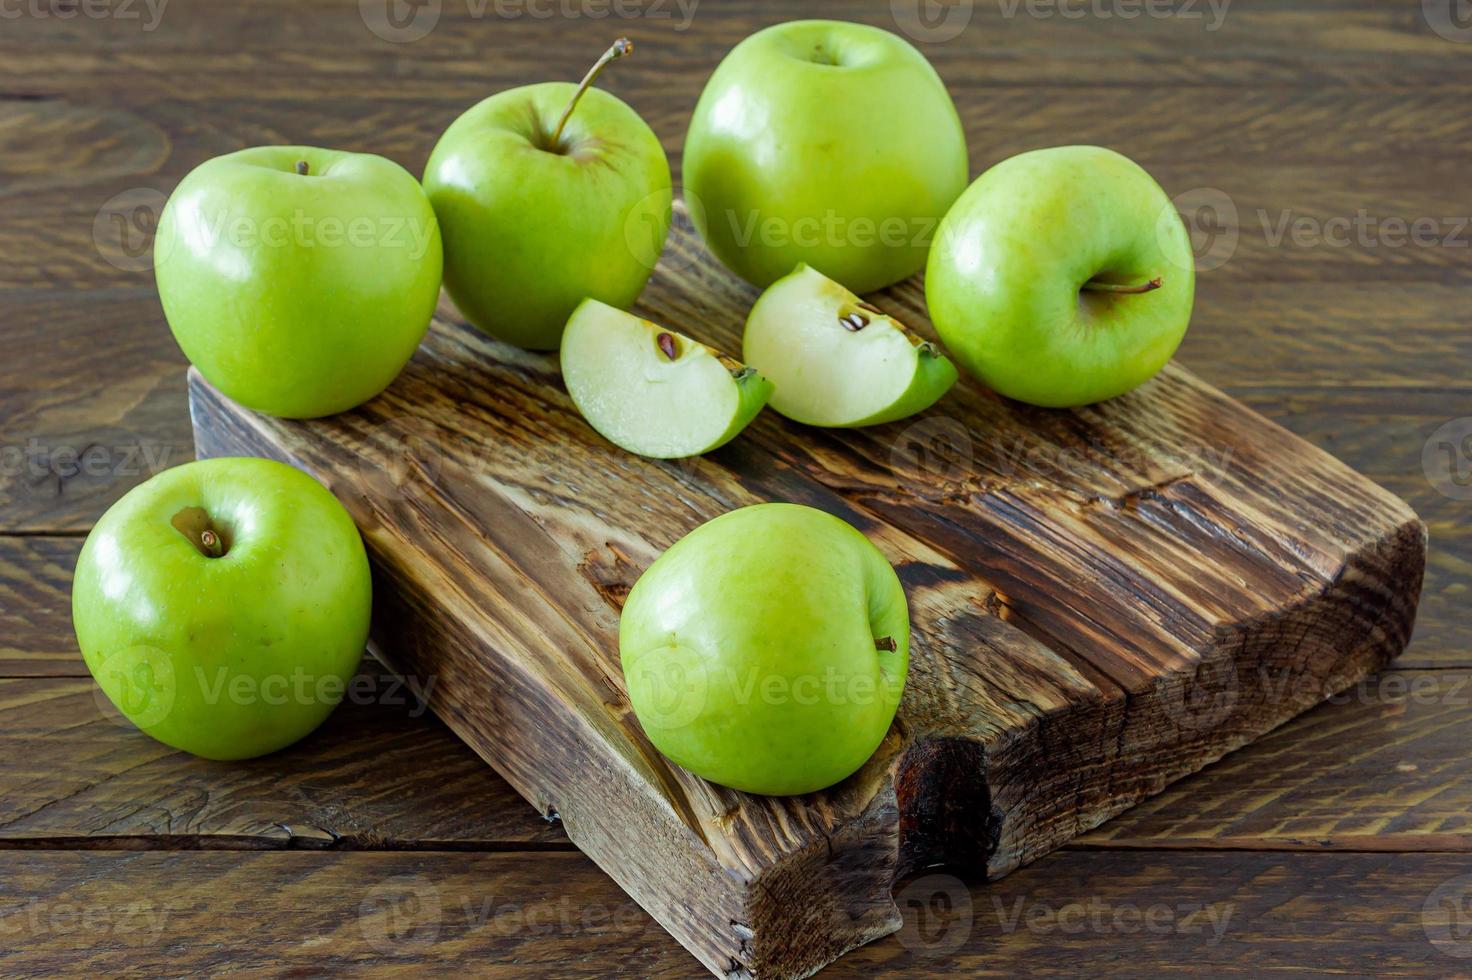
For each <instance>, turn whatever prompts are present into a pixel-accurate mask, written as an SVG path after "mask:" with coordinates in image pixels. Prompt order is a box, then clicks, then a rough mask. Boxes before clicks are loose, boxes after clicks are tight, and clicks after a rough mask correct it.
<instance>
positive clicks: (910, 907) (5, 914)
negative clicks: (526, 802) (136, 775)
mask: <svg viewBox="0 0 1472 980" xmlns="http://www.w3.org/2000/svg"><path fill="white" fill-rule="evenodd" d="M1469 873H1472V857H1468V856H1467V855H1441V854H1404V855H1386V854H1313V855H1309V854H1275V853H1249V854H1227V853H1217V854H1201V853H1189V852H1185V853H1181V852H1175V853H1172V852H1163V853H1131V852H1112V853H1110V852H1094V853H1087V852H1085V853H1080V852H1073V851H1070V852H1063V853H1059V854H1056V855H1054V856H1052V857H1049V858H1045V859H1044V860H1042V861H1040V862H1038V864H1036V865H1034V866H1033V867H1031V868H1028V869H1026V870H1024V871H1022V872H1020V873H1018V874H1015V875H1012V876H1010V877H1008V878H1006V879H1004V880H1003V881H1000V882H994V883H992V884H982V883H979V882H975V881H970V882H968V881H965V880H962V879H960V878H956V877H954V876H952V875H949V874H945V873H932V874H929V875H925V876H922V877H919V878H916V879H914V880H912V881H909V882H907V883H906V884H905V885H903V886H902V888H901V893H900V894H901V902H900V905H899V908H900V910H901V911H902V912H903V916H904V923H903V926H902V928H901V930H900V932H899V935H898V936H897V937H895V938H894V939H891V940H889V941H887V942H884V943H874V944H871V945H869V946H865V947H863V948H861V949H859V950H856V951H855V952H854V953H853V954H851V955H850V956H848V957H845V958H844V959H843V960H841V961H840V962H839V963H837V964H835V965H834V966H833V967H831V968H829V969H828V970H826V971H824V973H823V974H822V976H823V977H825V978H828V977H833V978H849V977H873V976H1004V977H1005V976H1079V975H1084V974H1086V975H1089V976H1100V975H1107V976H1129V977H1134V976H1139V975H1140V964H1141V963H1149V964H1151V966H1152V968H1153V969H1155V970H1157V971H1159V972H1160V973H1162V974H1167V975H1187V974H1190V975H1200V974H1206V975H1210V976H1260V975H1262V974H1263V973H1265V972H1271V971H1281V972H1283V973H1291V974H1307V975H1316V976H1317V975H1332V974H1346V975H1352V976H1365V975H1369V976H1376V975H1379V976H1385V975H1452V974H1457V973H1460V972H1462V967H1463V964H1464V963H1465V956H1466V955H1467V952H1468V950H1469V947H1468V946H1467V941H1466V939H1465V938H1459V937H1458V935H1457V934H1456V933H1451V932H1449V931H1448V930H1446V929H1445V928H1444V926H1445V924H1446V923H1447V908H1448V905H1449V904H1451V903H1455V902H1456V901H1458V900H1461V901H1465V900H1466V897H1467V895H1466V892H1467V887H1468V885H1467V881H1468V877H1467V876H1468V875H1469ZM1444 903H1446V904H1444ZM1346 909H1353V910H1354V911H1353V913H1352V914H1350V915H1346V914H1345V910H1346ZM1423 909H1429V911H1424V912H1423ZM0 930H3V932H4V934H5V936H6V942H5V943H4V944H0V970H3V971H4V972H5V973H7V974H9V975H14V976H48V975H68V976H77V975H90V976H115V975H136V976H158V975H165V974H167V975H175V974H180V973H191V974H192V973H216V972H222V971H231V972H244V973H247V974H252V975H272V976H280V975H297V974H311V975H322V974H338V973H354V974H357V973H372V974H373V975H375V976H388V977H399V976H402V977H421V976H425V975H441V974H450V973H455V974H464V973H466V972H467V971H468V972H471V973H475V974H479V973H482V972H490V971H494V972H495V973H496V975H497V976H506V977H526V978H528V980H532V978H536V980H540V978H541V977H545V976H558V977H574V978H581V977H589V978H592V977H600V978H601V977H605V976H607V975H609V972H610V970H612V969H617V970H619V971H621V972H627V973H629V974H632V975H637V976H641V977H651V978H660V980H664V978H675V977H680V978H685V977H691V976H694V975H695V974H694V971H693V970H692V969H691V967H692V965H693V964H692V963H691V960H690V959H689V957H688V955H687V954H686V953H684V952H683V951H682V950H681V949H680V947H679V946H678V944H676V943H675V942H674V940H673V939H671V938H670V937H669V936H668V935H666V934H665V933H664V931H663V930H661V929H660V928H659V927H658V926H657V925H656V924H655V923H654V921H653V920H652V919H650V918H649V917H648V916H647V915H646V914H645V913H644V912H643V911H642V910H640V909H639V907H638V906H637V905H635V904H634V903H633V901H632V900H630V899H629V898H628V897H627V896H625V895H624V894H623V893H621V892H620V891H619V890H618V888H617V886H615V885H614V884H613V883H612V882H611V881H609V880H608V878H607V877H606V876H604V875H603V874H602V873H601V872H600V871H599V870H598V869H597V867H595V866H594V865H593V863H592V862H591V861H589V860H588V859H587V858H585V857H584V856H582V855H580V854H576V853H559V854H435V853H418V854H404V853H397V854H396V853H378V854H365V853H323V852H254V853H248V854H221V853H218V852H187V851H185V852H178V851H176V852H153V853H144V854H138V853H116V852H113V853H109V852H97V851H85V852H71V853H68V852H9V853H5V854H0ZM1367 936H1372V937H1373V941H1366V937H1367Z"/></svg>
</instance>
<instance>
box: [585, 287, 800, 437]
mask: <svg viewBox="0 0 1472 980" xmlns="http://www.w3.org/2000/svg"><path fill="white" fill-rule="evenodd" d="M562 379H563V381H564V382H565V383H566V384H567V393H568V394H569V395H571V396H572V400H573V404H575V405H576V406H577V407H578V411H579V412H582V414H583V417H584V418H585V419H587V420H588V424H589V425H591V426H592V427H593V428H594V429H596V430H598V432H599V434H601V435H602V436H603V437H604V438H606V439H607V440H608V441H609V442H611V443H613V444H614V445H616V446H618V447H620V448H622V449H627V450H628V451H629V452H631V453H637V454H639V455H640V456H650V457H653V458H655V459H679V458H683V457H686V456H699V455H700V454H702V453H708V452H710V451H711V450H713V449H717V448H719V447H720V446H722V445H724V444H725V443H727V442H729V441H730V440H731V439H733V438H735V436H736V434H737V433H739V432H740V431H741V430H742V429H744V428H746V426H747V424H748V423H749V422H751V420H752V419H753V418H754V417H755V416H756V413H757V412H759V411H761V407H762V406H763V405H764V404H766V401H767V398H768V397H770V395H771V393H772V383H771V382H770V381H768V380H767V379H766V378H764V377H762V376H761V375H760V374H759V373H758V372H757V371H755V370H753V369H752V368H749V367H747V366H746V365H744V364H741V363H740V362H738V361H736V360H734V359H732V358H730V357H727V356H726V355H724V354H722V353H720V352H719V351H717V350H714V349H713V348H710V347H707V346H706V345H704V344H702V343H700V342H699V341H695V340H692V339H690V338H689V337H686V336H685V335H684V334H680V333H676V332H674V331H673V330H667V329H665V328H664V327H661V326H659V325H658V324H655V323H651V322H650V321H648V320H643V319H640V318H639V317H637V316H634V315H633V314H631V313H625V312H624V311H623V310H620V309H617V308H615V307H612V306H609V305H608V304H606V303H600V302H599V301H597V300H594V299H588V300H584V301H583V302H582V304H581V305H580V306H578V308H577V309H576V310H574V311H573V314H572V316H571V317H570V318H569V319H568V321H567V329H566V330H565V331H564V332H563V336H562Z"/></svg>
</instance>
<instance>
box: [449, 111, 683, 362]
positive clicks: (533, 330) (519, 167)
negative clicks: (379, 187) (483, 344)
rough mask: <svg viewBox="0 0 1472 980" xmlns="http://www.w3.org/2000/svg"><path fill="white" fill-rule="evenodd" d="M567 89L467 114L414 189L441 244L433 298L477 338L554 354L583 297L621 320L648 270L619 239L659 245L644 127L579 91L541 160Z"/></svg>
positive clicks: (654, 167)
mask: <svg viewBox="0 0 1472 980" xmlns="http://www.w3.org/2000/svg"><path fill="white" fill-rule="evenodd" d="M576 91H577V86H576V85H573V84H571V83H567V82H545V83H542V84H538V85H526V86H522V87H520V88H514V89H510V90H508V91H505V92H501V93H498V94H496V95H493V96H491V97H490V98H488V99H485V100H483V101H481V102H480V103H479V104H477V105H475V106H472V107H471V108H470V109H469V110H467V111H466V112H465V113H464V114H463V115H462V116H460V118H458V119H456V120H455V121H454V122H453V123H451V124H450V127H449V128H448V129H447V130H445V133H444V135H443V136H441V137H440V141H439V143H438V144H437V145H436V146H435V148H434V152H433V153H432V154H431V155H430V158H429V164H428V166H427V167H426V168H425V172H424V187H425V189H426V190H427V191H428V192H429V199H430V201H431V202H432V203H433V205H434V209H435V213H436V214H437V215H438V216H439V220H440V227H441V229H442V230H443V231H444V235H445V288H446V290H447V291H448V292H449V294H450V297H451V298H452V299H453V300H454V301H455V305H456V306H457V307H459V308H460V312H461V313H463V314H464V315H465V317H466V318H467V319H468V320H470V322H471V323H473V324H475V326H477V327H479V328H480V329H481V330H483V331H485V332H486V333H488V334H490V335H491V336H493V337H495V338H497V339H499V340H504V341H508V342H510V343H512V344H516V345H517V346H519V347H527V348H531V349H533V350H556V349H557V346H558V344H559V343H560V341H561V338H562V328H563V326H564V325H565V324H566V323H567V318H568V317H569V316H570V315H571V314H572V311H573V310H574V309H575V308H576V307H577V305H578V304H579V303H581V302H582V301H583V298H584V297H588V296H591V297H592V298H593V299H596V300H600V301H602V302H604V303H607V304H609V305H610V306H616V307H618V308H619V309H627V308H628V307H629V306H632V305H633V303H634V300H636V299H638V297H639V293H640V292H641V291H642V290H643V288H644V284H645V283H646V282H648V280H649V276H650V274H651V273H653V271H654V262H653V259H654V258H655V257H657V254H658V251H659V249H658V248H654V249H653V250H652V252H650V253H649V254H644V253H643V251H642V250H640V249H635V248H633V247H632V246H631V244H630V238H631V236H633V235H639V236H641V237H646V236H650V235H651V234H652V237H653V239H654V240H655V242H656V243H657V244H658V245H661V246H662V245H663V243H664V240H665V236H666V234H667V233H668V232H669V224H670V201H671V197H670V195H671V192H670V167H669V161H668V160H667V159H666V158H665V153H664V148H663V147H661V146H660V144H659V139H658V137H656V136H655V135H654V131H653V130H651V129H650V128H649V126H648V124H647V123H645V122H644V120H643V119H641V118H640V117H639V115H638V113H636V112H635V111H634V110H633V109H631V108H629V106H628V105H626V104H625V103H624V102H622V101H621V100H619V99H618V98H617V97H616V96H613V95H610V94H609V93H607V92H605V91H603V90H601V89H596V88H590V89H588V91H587V92H586V93H585V94H584V95H583V97H582V99H581V101H579V102H578V105H577V108H576V110H575V111H574V112H573V114H572V116H571V117H570V118H569V119H568V121H567V124H566V126H565V127H564V128H563V131H562V138H561V140H560V142H561V144H562V146H563V147H564V148H565V151H566V152H557V153H554V152H550V151H548V150H547V149H544V147H545V146H546V144H547V142H548V141H549V140H550V134H551V133H552V131H553V130H554V129H555V128H556V126H557V120H558V118H559V117H560V116H561V115H562V112H563V110H564V109H566V108H567V104H568V101H569V100H570V99H571V98H572V96H573V93H574V92H576Z"/></svg>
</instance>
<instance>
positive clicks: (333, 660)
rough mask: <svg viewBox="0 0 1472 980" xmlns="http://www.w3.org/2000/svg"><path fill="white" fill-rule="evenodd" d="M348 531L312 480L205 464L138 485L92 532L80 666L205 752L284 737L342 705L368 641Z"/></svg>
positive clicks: (367, 590) (241, 755)
mask: <svg viewBox="0 0 1472 980" xmlns="http://www.w3.org/2000/svg"><path fill="white" fill-rule="evenodd" d="M370 604H371V584H370V582H369V576H368V558H367V556H366V555H365V554H364V551H363V542H362V539H361V538H359V537H358V531H357V528H355V527H354V526H353V521H352V518H350V517H349V516H348V513H347V511H346V510H344V509H343V506H342V504H340V503H338V501H337V498H335V497H333V495H332V494H330V493H328V492H327V490H325V489H323V487H322V485H321V484H319V483H318V482H317V481H316V480H313V479H312V478H311V477H310V476H307V475H306V474H305V473H302V472H300V471H298V470H295V469H292V468H291V467H290V466H286V465H285V464H282V463H276V462H272V461H270V460H264V459H210V460H201V461H199V462H194V463H187V464H185V465H183V466H177V467H174V468H173V469H170V470H166V471H164V472H162V473H160V474H158V475H157V476H155V477H153V478H152V479H150V480H149V481H148V482H146V483H144V484H142V485H141V486H138V487H135V488H133V490H131V491H129V493H128V494H127V495H126V496H124V497H123V498H122V499H121V500H119V501H118V502H117V503H116V504H114V505H113V506H112V507H111V508H110V509H109V510H108V511H107V513H106V514H104V515H103V516H102V519H101V520H99V521H98V522H97V525H96V526H95V527H94V528H93V529H92V533H91V534H89V535H88V536H87V541H86V544H84V545H83V546H82V553H81V556H80V557H79V558H78V559H77V570H76V576H75V579H74V581H73V583H72V622H73V625H74V626H75V628H76V632H77V643H78V645H80V647H81V649H82V656H83V658H84V659H85V660H86V662H87V669H88V670H90V671H91V672H92V676H93V677H95V678H96V679H97V683H98V684H99V685H100V686H101V688H102V690H103V692H104V693H105V694H106V695H107V696H108V698H109V699H110V700H111V701H112V703H113V704H114V705H116V706H117V708H118V710H119V711H121V712H122V713H123V714H124V715H125V716H126V717H127V718H128V719H129V720H131V721H132V722H133V723H134V724H136V725H137V726H138V727H139V728H141V729H142V730H143V731H145V732H147V733H148V734H149V735H152V736H153V737H154V738H156V739H158V740H159V741H160V742H163V743H165V744H166V745H171V746H173V747H175V748H179V749H183V750H185V751H186V752H192V753H194V754H195V755H200V756H204V757H205V758H207V759H246V758H250V757H252V756H258V755H263V754H265V753H267V752H274V751H275V750H277V749H279V748H282V747H283V746H287V745H290V744H291V743H292V742H295V741H296V740H297V739H299V738H301V737H302V736H304V735H306V734H307V733H308V732H310V731H312V730H313V729H314V728H316V727H317V726H318V725H319V724H320V723H321V722H322V720H323V719H324V718H326V717H327V715H328V714H329V713H330V712H331V711H332V708H333V706H334V705H336V704H337V702H338V701H339V700H341V698H342V696H343V693H344V691H345V688H346V685H347V683H348V681H349V679H350V678H351V677H352V676H353V672H354V670H355V669H356V667H357V664H358V660H359V658H360V657H361V656H362V654H363V645H364V643H365V642H366V640H367V638H368V615H369V607H370Z"/></svg>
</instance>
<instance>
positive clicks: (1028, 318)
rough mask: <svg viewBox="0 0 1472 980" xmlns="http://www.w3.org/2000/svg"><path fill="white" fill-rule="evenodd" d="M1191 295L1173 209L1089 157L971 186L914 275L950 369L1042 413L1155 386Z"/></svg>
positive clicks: (1006, 169)
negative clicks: (920, 273) (919, 277)
mask: <svg viewBox="0 0 1472 980" xmlns="http://www.w3.org/2000/svg"><path fill="white" fill-rule="evenodd" d="M1195 292H1196V269H1195V259H1194V256H1193V254H1192V251H1191V241H1190V237H1189V234H1188V233H1187V230H1186V227H1185V225H1184V223H1183V222H1182V221H1181V219H1180V216H1179V215H1178V214H1177V213H1176V209H1175V206H1174V205H1173V204H1172V203H1171V200H1170V198H1169V197H1168V196H1167V195H1166V193H1165V191H1164V190H1162V189H1161V187H1160V185H1159V184H1157V183H1156V182H1155V180H1154V178H1152V177H1151V176H1150V175H1149V174H1148V173H1146V172H1145V170H1144V169H1143V168H1141V167H1140V166H1139V165H1138V164H1136V163H1135V162H1134V161H1132V160H1130V159H1129V158H1128V157H1125V156H1123V155H1121V154H1119V153H1116V152H1114V151H1113V150H1109V149H1105V148H1103V147H1098V146H1060V147H1053V148H1050V149H1043V150H1033V151H1031V152H1028V153H1022V154H1019V155H1018V156H1015V157H1012V158H1011V159H1008V160H1004V161H1002V162H1001V163H999V164H997V165H996V166H994V167H992V168H991V169H990V170H988V171H987V172H986V173H984V174H982V175H981V176H980V177H978V178H977V179H976V181H975V182H974V183H973V184H972V185H971V186H970V187H969V188H967V189H966V192H965V193H964V194H962V195H961V198H960V200H958V201H957V202H956V204H955V206H954V207H952V208H951V210H950V211H949V212H948V213H947V214H946V216H945V220H944V221H942V222H941V226H940V230H939V233H938V235H937V238H936V241H935V245H934V247H933V248H932V250H931V253H930V260H929V263H928V264H927V266H926V272H925V300H926V303H927V305H928V306H929V308H930V317H931V320H932V322H933V323H934V324H935V328H936V331H937V332H938V333H939V334H940V337H941V340H943V341H944V342H945V345H946V349H947V350H948V351H950V353H951V355H952V356H953V357H955V358H956V359H957V360H958V361H960V362H961V364H962V366H964V367H965V368H966V369H967V370H969V371H970V372H971V373H972V374H974V375H976V376H977V377H978V378H980V379H981V380H982V381H984V382H985V383H986V384H987V385H989V386H990V387H991V388H992V389H993V390H995V391H997V392H999V393H1000V394H1003V395H1006V396H1007V397H1009V398H1015V399H1017V400H1018V401H1023V402H1028V403H1031V404H1033V405H1042V406H1046V407H1050V408H1066V407H1071V406H1076V405H1087V404H1090V403H1093V402H1098V401H1102V400H1104V399H1106V398H1113V397H1115V396H1116V395H1121V394H1123V393H1125V392H1127V391H1130V390H1131V389H1133V388H1135V387H1137V386H1139V385H1141V384H1143V383H1145V382H1146V381H1148V380H1150V379H1151V378H1152V377H1154V376H1155V375H1156V373H1157V372H1159V371H1160V369H1161V368H1162V367H1164V366H1165V363H1166V362H1167V361H1169V360H1170V358H1171V355H1172V354H1174V353H1175V350H1176V348H1177V347H1178V346H1179V345H1180V342H1181V338H1182V337H1184V336H1185V333H1186V327H1187V324H1188V323H1189V321H1190V319H1191V306H1192V302H1193V300H1194V297H1195Z"/></svg>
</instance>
